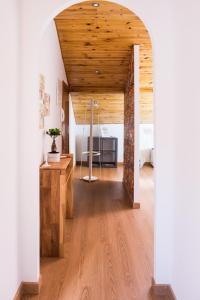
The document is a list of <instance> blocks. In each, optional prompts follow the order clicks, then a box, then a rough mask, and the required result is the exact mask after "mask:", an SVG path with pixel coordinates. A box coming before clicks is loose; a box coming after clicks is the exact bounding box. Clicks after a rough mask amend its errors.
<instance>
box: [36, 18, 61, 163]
mask: <svg viewBox="0 0 200 300" xmlns="http://www.w3.org/2000/svg"><path fill="white" fill-rule="evenodd" d="M39 71H40V73H41V74H43V75H44V77H45V92H46V93H47V94H49V95H50V115H49V116H46V117H45V119H44V128H45V129H46V130H48V129H49V128H55V127H57V128H60V129H61V128H62V124H61V118H60V105H58V103H57V97H56V95H57V81H58V79H59V80H61V81H65V82H67V78H66V74H65V69H64V65H63V60H62V55H61V50H60V45H59V40H58V36H57V31H56V26H55V23H54V21H52V22H51V23H50V24H49V26H48V27H47V30H46V32H45V35H44V36H43V39H42V41H41V47H40V56H39ZM38 80H39V75H38ZM39 135H40V149H41V162H42V161H43V160H44V153H45V152H48V151H51V144H52V139H51V138H50V137H49V136H46V135H45V134H44V130H40V131H39ZM56 144H57V147H58V151H60V152H61V151H62V138H61V137H58V138H57V139H56Z"/></svg>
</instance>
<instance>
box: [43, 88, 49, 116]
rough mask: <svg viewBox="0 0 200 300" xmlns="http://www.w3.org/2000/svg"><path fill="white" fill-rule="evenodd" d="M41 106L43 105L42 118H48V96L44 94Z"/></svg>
mask: <svg viewBox="0 0 200 300" xmlns="http://www.w3.org/2000/svg"><path fill="white" fill-rule="evenodd" d="M43 105H44V116H45V117H46V116H49V115H50V95H48V94H47V93H44V98H43Z"/></svg>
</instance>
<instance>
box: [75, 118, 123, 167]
mask: <svg viewBox="0 0 200 300" xmlns="http://www.w3.org/2000/svg"><path fill="white" fill-rule="evenodd" d="M102 127H105V128H106V129H107V130H108V133H109V135H110V136H113V137H117V138H118V162H123V161H124V125H123V124H103V125H100V126H98V125H94V126H93V136H100V135H101V128H102ZM89 135H90V127H89V125H76V159H77V161H81V148H83V150H82V151H87V140H88V136H89ZM82 143H83V144H82ZM83 160H84V161H85V160H87V157H86V156H84V157H83Z"/></svg>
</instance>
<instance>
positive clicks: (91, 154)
mask: <svg viewBox="0 0 200 300" xmlns="http://www.w3.org/2000/svg"><path fill="white" fill-rule="evenodd" d="M93 109H94V101H93V100H91V102H90V150H89V151H90V153H89V181H91V180H92V161H93V132H92V131H93V117H94V116H93Z"/></svg>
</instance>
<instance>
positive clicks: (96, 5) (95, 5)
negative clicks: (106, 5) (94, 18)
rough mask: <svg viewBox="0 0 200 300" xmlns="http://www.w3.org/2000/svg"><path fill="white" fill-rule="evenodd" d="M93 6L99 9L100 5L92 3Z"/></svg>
mask: <svg viewBox="0 0 200 300" xmlns="http://www.w3.org/2000/svg"><path fill="white" fill-rule="evenodd" d="M92 6H93V7H99V6H100V4H99V3H98V2H94V3H92Z"/></svg>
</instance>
